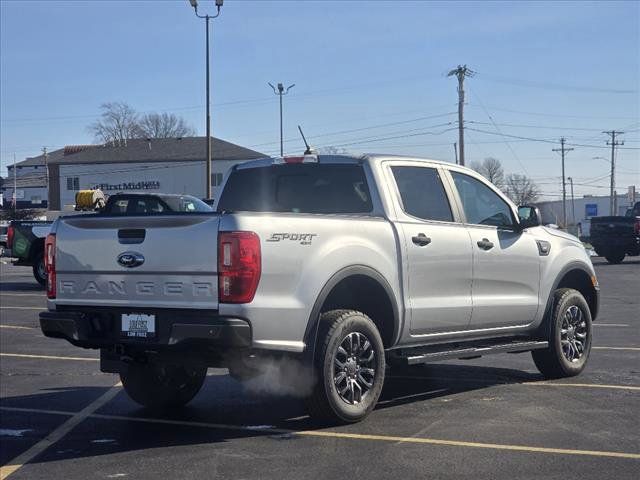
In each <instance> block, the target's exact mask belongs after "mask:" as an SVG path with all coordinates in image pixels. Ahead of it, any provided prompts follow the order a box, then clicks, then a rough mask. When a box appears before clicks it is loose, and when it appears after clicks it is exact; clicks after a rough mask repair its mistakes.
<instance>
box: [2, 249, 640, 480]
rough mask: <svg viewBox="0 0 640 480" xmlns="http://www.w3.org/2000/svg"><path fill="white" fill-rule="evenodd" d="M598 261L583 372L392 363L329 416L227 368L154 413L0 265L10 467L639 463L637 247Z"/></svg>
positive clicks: (437, 473) (524, 467)
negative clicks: (357, 406)
mask: <svg viewBox="0 0 640 480" xmlns="http://www.w3.org/2000/svg"><path fill="white" fill-rule="evenodd" d="M594 264H595V265H596V271H597V274H598V278H599V280H600V284H601V288H602V299H601V301H602V303H601V311H600V316H599V318H598V320H597V322H596V326H595V327H594V331H595V333H594V349H593V351H592V354H591V359H590V363H589V365H588V366H587V369H586V371H585V372H584V373H583V374H582V375H581V376H579V377H575V378H571V379H565V380H562V381H551V382H546V381H543V380H542V377H541V376H540V375H539V374H538V373H537V371H536V369H535V366H534V364H533V361H532V360H531V357H530V355H529V354H521V355H508V354H503V355H496V356H488V357H485V358H482V359H477V360H471V361H457V362H443V363H438V364H432V365H429V366H426V367H419V368H415V369H414V370H412V371H410V372H409V373H403V374H402V375H401V376H400V375H395V376H394V375H392V374H389V377H388V380H387V383H386V385H385V389H384V392H383V397H382V400H381V402H380V404H379V406H378V408H377V409H376V411H374V412H373V413H372V415H371V416H370V417H369V418H367V419H366V420H365V421H364V422H362V423H360V424H356V425H349V426H340V427H330V428H327V427H323V426H319V425H315V424H314V423H313V422H311V421H310V420H309V419H308V417H306V416H305V412H304V408H303V405H302V402H301V401H300V400H299V399H296V398H294V397H290V396H278V395H277V394H275V393H274V392H273V391H270V389H269V388H267V387H268V386H267V385H261V384H259V383H258V384H255V385H252V386H251V387H250V388H249V387H246V386H243V385H241V384H239V383H237V382H235V381H234V380H232V379H231V378H230V377H229V376H228V374H227V372H226V370H218V369H212V370H210V372H209V377H208V379H207V382H206V384H205V387H204V388H203V390H202V391H201V392H200V394H199V395H198V396H197V397H196V399H195V400H194V401H193V402H192V403H191V404H189V405H188V407H187V408H185V409H183V410H181V411H177V412H175V413H173V414H171V415H168V416H164V417H158V416H153V415H151V414H150V413H148V412H146V411H145V410H143V409H141V408H139V407H138V406H137V405H136V404H135V403H133V402H132V401H131V400H129V399H128V398H127V396H126V395H125V394H124V393H123V392H122V390H121V387H120V386H119V385H118V378H117V377H116V376H114V375H111V374H103V373H100V371H99V365H98V361H97V354H96V352H94V351H90V350H80V349H77V348H75V347H72V346H71V345H69V344H67V343H66V342H64V341H62V340H53V339H47V338H44V337H43V336H42V334H41V333H40V330H39V329H38V320H37V319H38V312H39V311H40V310H42V309H44V307H45V304H46V302H45V295H44V292H43V291H42V290H41V289H39V288H38V286H37V284H36V283H35V281H34V280H33V278H32V276H31V272H30V269H27V268H21V267H13V266H12V265H4V264H3V265H0V276H1V281H0V303H1V307H0V464H2V465H3V467H2V473H1V474H0V478H1V479H4V478H6V476H8V475H10V478H11V479H14V478H15V479H16V480H17V479H22V478H24V479H26V478H29V479H38V478H46V479H52V478H65V479H87V478H136V479H137V478H158V477H162V478H196V477H198V478H255V479H267V478H273V479H281V478H301V477H307V478H343V477H345V476H350V477H355V478H368V479H371V478H380V479H386V478H391V477H393V478H437V479H440V478H469V479H480V478H492V479H502V478H504V479H512V478H519V479H520V478H562V479H566V478H581V479H589V478H593V479H604V478H618V479H622V478H634V479H637V478H640V295H639V294H638V292H640V261H639V260H634V259H627V260H626V261H625V262H624V263H623V264H621V265H608V264H606V262H604V261H602V260H601V259H599V258H594Z"/></svg>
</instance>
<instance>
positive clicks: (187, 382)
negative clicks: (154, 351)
mask: <svg viewBox="0 0 640 480" xmlns="http://www.w3.org/2000/svg"><path fill="white" fill-rule="evenodd" d="M206 376H207V368H206V367H185V366H183V365H164V364H162V365H160V364H153V363H146V364H142V363H133V364H131V365H129V367H128V369H127V370H126V371H125V372H122V373H120V380H121V381H122V385H123V386H124V389H125V391H126V392H127V394H128V395H129V397H131V399H132V400H133V401H135V402H136V403H139V404H140V405H142V406H143V407H147V408H150V409H153V410H164V409H167V408H172V407H182V406H184V405H186V404H187V403H189V402H190V401H191V400H192V399H193V397H195V396H196V394H197V393H198V392H199V391H200V388H202V384H203V383H204V380H205V378H206Z"/></svg>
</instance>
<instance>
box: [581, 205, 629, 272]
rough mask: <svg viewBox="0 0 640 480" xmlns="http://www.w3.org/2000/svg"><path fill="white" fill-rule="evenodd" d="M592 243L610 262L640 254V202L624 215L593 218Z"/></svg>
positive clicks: (617, 261)
mask: <svg viewBox="0 0 640 480" xmlns="http://www.w3.org/2000/svg"><path fill="white" fill-rule="evenodd" d="M591 245H593V248H594V250H595V251H596V253H597V254H598V255H600V256H601V257H605V258H606V259H607V261H608V262H609V263H620V262H622V261H623V260H624V257H625V256H627V255H631V256H636V255H640V202H636V204H635V205H634V206H633V208H631V209H629V210H628V211H627V214H626V215H625V216H624V217H620V216H617V217H594V218H592V219H591Z"/></svg>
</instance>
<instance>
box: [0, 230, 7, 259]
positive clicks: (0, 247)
mask: <svg viewBox="0 0 640 480" xmlns="http://www.w3.org/2000/svg"><path fill="white" fill-rule="evenodd" d="M8 230H9V224H8V223H4V222H3V223H0V257H2V256H4V251H5V249H6V248H7V231H8Z"/></svg>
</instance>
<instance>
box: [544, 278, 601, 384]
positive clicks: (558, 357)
mask: <svg viewBox="0 0 640 480" xmlns="http://www.w3.org/2000/svg"><path fill="white" fill-rule="evenodd" d="M546 327H547V335H548V341H549V347H548V348H545V349H544V350H533V351H532V352H531V355H532V356H533V361H534V363H535V364H536V367H538V370H540V373H542V374H543V375H544V376H545V377H546V378H564V377H573V376H575V375H578V374H579V373H580V372H582V370H584V367H585V366H586V364H587V360H588V359H589V353H590V352H591V337H592V324H591V311H590V310H589V305H588V304H587V302H586V300H585V299H584V297H583V296H582V294H581V293H580V292H578V291H577V290H574V289H571V288H561V289H558V290H556V291H555V292H554V298H553V304H552V306H551V311H550V312H549V315H548V318H547V320H546Z"/></svg>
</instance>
